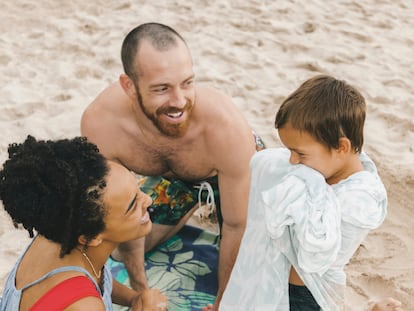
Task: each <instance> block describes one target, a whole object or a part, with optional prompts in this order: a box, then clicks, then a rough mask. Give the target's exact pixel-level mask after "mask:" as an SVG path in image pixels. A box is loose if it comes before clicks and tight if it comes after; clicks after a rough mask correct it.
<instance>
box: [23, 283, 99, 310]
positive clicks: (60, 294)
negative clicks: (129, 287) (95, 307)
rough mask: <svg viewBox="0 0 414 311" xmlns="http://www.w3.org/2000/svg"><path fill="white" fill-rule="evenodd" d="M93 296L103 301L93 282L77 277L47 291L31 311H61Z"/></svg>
mask: <svg viewBox="0 0 414 311" xmlns="http://www.w3.org/2000/svg"><path fill="white" fill-rule="evenodd" d="M91 296H92V297H98V298H101V299H102V297H101V295H100V294H99V292H98V291H97V289H96V287H95V285H94V284H93V283H92V282H91V280H89V279H88V278H87V277H86V276H75V277H73V278H70V279H67V280H64V281H63V282H61V283H59V284H57V285H56V286H55V287H53V288H51V289H50V290H49V291H47V292H46V294H44V295H43V296H42V297H40V299H39V300H38V301H36V302H35V304H34V305H33V306H32V307H31V308H30V309H29V311H45V310H48V311H61V310H63V309H65V308H66V307H68V306H70V305H71V304H72V303H74V302H76V301H78V300H80V299H82V298H85V297H91Z"/></svg>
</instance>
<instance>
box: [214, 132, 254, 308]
mask: <svg viewBox="0 0 414 311" xmlns="http://www.w3.org/2000/svg"><path fill="white" fill-rule="evenodd" d="M242 129H243V127H242ZM229 134H230V133H229ZM233 134H234V136H233V137H230V138H229V137H227V141H226V146H223V148H219V150H221V151H222V154H221V155H219V158H220V165H219V172H218V180H219V191H220V206H221V213H222V216H223V225H222V230H221V234H222V238H221V241H220V249H219V272H218V280H219V288H218V292H217V298H216V302H215V304H214V309H215V310H218V306H219V303H220V301H221V298H222V295H223V292H224V289H225V287H226V285H227V282H228V280H229V278H230V274H231V271H232V269H233V266H234V263H235V261H236V257H237V254H238V251H239V246H240V242H241V239H242V237H243V233H244V229H245V227H246V220H247V205H248V197H249V189H250V171H249V163H250V159H251V157H252V156H253V154H254V152H255V143H254V138H253V134H252V132H251V130H250V129H249V128H247V129H246V130H243V131H241V132H240V131H238V132H236V131H234V133H233ZM230 136H232V135H230ZM229 139H230V141H231V143H230V142H229Z"/></svg>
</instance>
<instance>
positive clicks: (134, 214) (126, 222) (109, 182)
mask: <svg viewBox="0 0 414 311" xmlns="http://www.w3.org/2000/svg"><path fill="white" fill-rule="evenodd" d="M108 167H109V173H108V175H107V178H106V188H105V192H104V194H103V201H104V205H105V206H106V207H107V208H108V214H107V215H106V216H105V218H104V222H105V226H106V228H105V230H104V231H103V232H102V233H101V236H102V238H103V240H106V241H109V242H114V243H122V242H126V241H130V240H134V239H137V238H140V237H143V236H146V235H147V234H149V233H150V231H151V229H152V222H151V220H150V217H149V214H148V212H147V208H148V207H149V206H150V205H151V203H152V201H151V198H150V197H149V196H148V195H146V194H145V193H143V192H142V191H141V190H140V189H139V187H138V185H137V181H136V178H135V177H134V176H133V175H132V174H131V173H130V172H129V171H128V170H127V169H126V168H124V167H123V166H121V165H119V164H117V163H115V162H111V161H108Z"/></svg>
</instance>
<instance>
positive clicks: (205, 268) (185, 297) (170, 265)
mask: <svg viewBox="0 0 414 311" xmlns="http://www.w3.org/2000/svg"><path fill="white" fill-rule="evenodd" d="M107 264H108V265H109V267H110V270H111V272H112V275H113V276H114V278H115V279H116V280H117V281H119V282H120V283H122V284H125V285H127V286H130V284H129V279H128V273H127V271H126V269H125V266H124V264H123V263H121V262H117V261H114V260H112V259H109V260H108V262H107ZM217 268H218V235H216V234H214V233H211V232H210V231H205V230H202V229H200V228H197V227H193V226H189V225H186V226H184V227H183V228H182V229H181V230H180V231H179V232H178V233H177V234H176V235H175V236H173V237H172V238H171V239H170V240H168V241H167V242H165V243H163V244H161V245H160V246H158V247H157V248H156V249H155V250H154V251H151V252H149V253H148V254H147V255H146V257H145V269H146V273H147V278H148V284H149V286H150V287H151V288H159V289H160V290H161V291H162V292H163V293H164V294H165V295H166V296H167V297H168V310H174V311H192V310H201V309H202V308H203V307H204V306H206V305H207V304H209V303H214V300H215V297H216V296H215V295H216V293H217V286H218V278H217ZM128 309H129V308H127V307H121V306H118V305H114V310H118V311H121V310H122V311H124V310H128Z"/></svg>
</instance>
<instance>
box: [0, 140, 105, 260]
mask: <svg viewBox="0 0 414 311" xmlns="http://www.w3.org/2000/svg"><path fill="white" fill-rule="evenodd" d="M8 152H9V159H8V160H7V161H6V162H5V163H4V165H3V169H2V170H1V171H0V198H1V200H2V201H3V205H4V208H5V210H6V211H7V212H8V213H9V215H10V216H11V218H12V219H13V222H14V224H15V225H17V224H22V225H23V227H24V228H25V229H26V230H27V231H28V232H29V235H30V237H33V236H34V234H33V230H36V231H37V232H38V233H39V234H41V235H43V236H44V237H46V238H47V239H49V240H51V241H53V242H56V243H59V244H60V245H61V251H60V256H61V257H63V256H64V255H66V254H68V253H70V251H71V250H72V249H73V248H74V247H75V246H76V245H77V244H78V238H79V236H81V235H84V236H85V237H86V238H87V239H88V240H91V239H93V238H94V237H95V236H96V235H97V234H99V233H100V232H102V231H103V230H104V229H105V223H104V217H105V215H106V209H105V207H104V205H103V202H102V193H103V190H104V188H105V187H106V183H105V177H106V175H107V173H108V166H107V162H106V160H105V158H104V157H103V156H102V155H101V154H100V153H99V150H98V148H97V147H96V146H95V145H94V144H91V143H89V142H88V141H87V140H86V138H84V137H76V138H73V139H62V140H57V141H51V140H48V141H42V140H39V141H37V140H36V139H35V138H34V137H32V136H30V135H29V136H28V137H27V138H26V140H25V142H24V143H21V144H16V143H14V144H11V145H9V148H8Z"/></svg>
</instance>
